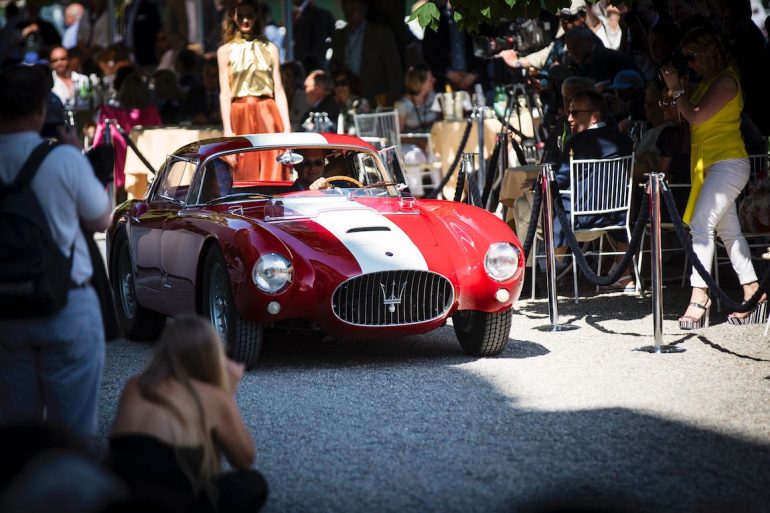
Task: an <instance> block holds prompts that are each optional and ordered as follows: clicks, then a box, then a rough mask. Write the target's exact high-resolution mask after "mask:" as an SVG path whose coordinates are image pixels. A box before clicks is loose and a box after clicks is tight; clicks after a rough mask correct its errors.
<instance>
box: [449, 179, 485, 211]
mask: <svg viewBox="0 0 770 513" xmlns="http://www.w3.org/2000/svg"><path fill="white" fill-rule="evenodd" d="M465 178H466V180H467V181H468V196H467V200H468V205H474V206H477V207H480V206H481V197H480V196H479V174H478V172H474V173H466V176H465ZM458 190H459V189H458ZM456 196H457V191H455V197H456ZM455 201H458V200H455Z"/></svg>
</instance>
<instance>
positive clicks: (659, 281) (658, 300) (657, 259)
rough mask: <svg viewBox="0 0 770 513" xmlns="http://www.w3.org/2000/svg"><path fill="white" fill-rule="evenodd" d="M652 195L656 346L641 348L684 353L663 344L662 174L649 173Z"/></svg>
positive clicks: (653, 307) (642, 348)
mask: <svg viewBox="0 0 770 513" xmlns="http://www.w3.org/2000/svg"><path fill="white" fill-rule="evenodd" d="M647 177H648V179H649V183H648V186H647V189H648V191H649V193H650V266H651V271H652V322H653V337H654V340H655V343H654V345H652V346H644V347H640V348H639V349H638V350H639V351H645V352H647V353H682V352H684V348H681V347H679V346H670V345H669V346H664V345H663V344H662V342H663V263H662V262H663V261H662V251H661V245H660V184H661V181H662V180H663V178H664V175H663V174H662V173H648V174H647Z"/></svg>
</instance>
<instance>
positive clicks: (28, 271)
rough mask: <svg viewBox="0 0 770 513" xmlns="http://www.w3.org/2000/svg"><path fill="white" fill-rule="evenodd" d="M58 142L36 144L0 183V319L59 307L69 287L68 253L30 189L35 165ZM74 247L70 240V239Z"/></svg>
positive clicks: (40, 314)
mask: <svg viewBox="0 0 770 513" xmlns="http://www.w3.org/2000/svg"><path fill="white" fill-rule="evenodd" d="M56 146H57V144H56V143H52V142H49V141H45V142H43V143H41V144H40V145H39V146H37V147H36V148H35V149H34V150H33V151H32V154H31V155H30V156H29V158H27V161H26V162H25V163H24V165H23V166H22V168H21V171H19V174H18V176H17V177H16V180H15V181H14V182H13V183H12V184H7V185H5V184H0V240H1V241H2V245H0V318H3V319H20V318H25V317H44V316H47V315H51V314H54V313H56V312H58V311H59V310H61V309H62V308H63V307H64V305H65V304H66V303H67V293H68V291H69V289H70V283H71V281H70V271H71V269H72V254H73V253H74V251H70V253H71V254H70V256H69V257H68V256H66V255H64V254H63V253H62V251H61V250H60V249H59V246H58V244H56V241H55V240H53V237H52V236H51V230H50V227H49V226H48V221H47V220H46V217H45V212H44V211H43V208H42V207H41V206H40V202H39V201H38V198H37V196H36V195H35V192H34V191H33V190H32V179H33V178H34V177H35V174H36V173H37V170H38V168H39V167H40V164H42V162H43V160H44V159H45V158H46V156H48V153H50V152H51V150H53V149H54V148H55V147H56ZM73 249H74V243H73Z"/></svg>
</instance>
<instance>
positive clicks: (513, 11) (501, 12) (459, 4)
mask: <svg viewBox="0 0 770 513" xmlns="http://www.w3.org/2000/svg"><path fill="white" fill-rule="evenodd" d="M451 1H452V7H453V9H454V18H455V22H457V24H458V27H459V28H460V30H464V31H467V32H475V31H476V30H478V28H479V26H480V25H482V24H485V23H493V24H494V23H496V22H497V21H499V20H500V19H503V18H505V19H514V18H518V17H523V18H534V17H536V16H537V15H538V13H539V12H540V9H541V8H543V9H548V10H549V11H551V12H554V13H555V12H556V11H558V10H559V9H561V8H563V7H569V4H570V1H569V0H451ZM440 16H441V14H440V13H439V10H438V7H437V6H436V4H435V3H434V2H432V1H428V2H425V3H424V4H423V5H421V6H420V7H418V8H417V9H415V11H414V12H413V13H412V16H411V17H410V18H409V19H410V20H414V19H416V20H417V22H418V23H419V24H420V26H422V27H430V28H432V29H433V30H436V29H437V28H438V20H439V18H440Z"/></svg>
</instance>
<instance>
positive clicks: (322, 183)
mask: <svg viewBox="0 0 770 513" xmlns="http://www.w3.org/2000/svg"><path fill="white" fill-rule="evenodd" d="M330 188H331V184H330V183H329V182H327V181H326V178H324V177H321V178H319V179H318V180H316V181H315V182H313V183H311V184H310V187H308V189H309V190H311V191H318V190H321V189H330Z"/></svg>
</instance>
